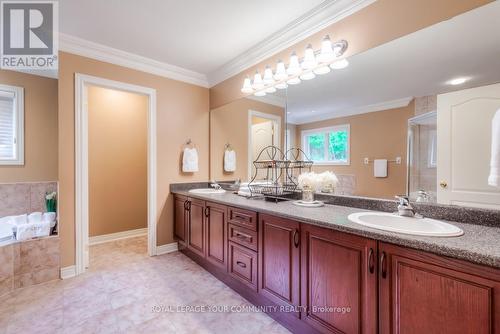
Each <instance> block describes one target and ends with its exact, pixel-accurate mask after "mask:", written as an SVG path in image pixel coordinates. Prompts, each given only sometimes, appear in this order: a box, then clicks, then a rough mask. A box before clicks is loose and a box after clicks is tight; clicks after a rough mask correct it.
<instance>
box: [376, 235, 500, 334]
mask: <svg viewBox="0 0 500 334" xmlns="http://www.w3.org/2000/svg"><path fill="white" fill-rule="evenodd" d="M379 328H380V331H379V332H380V333H410V334H411V333H415V334H416V333H460V334H462V333H463V334H465V333H471V334H472V333H474V334H480V333H497V334H498V333H500V272H499V270H496V269H493V268H488V267H483V266H478V265H474V264H471V263H467V262H465V261H460V260H452V259H447V258H444V257H440V256H436V255H433V254H429V253H425V252H421V251H416V250H411V249H408V248H403V247H399V246H395V245H391V244H386V243H382V242H380V243H379Z"/></svg>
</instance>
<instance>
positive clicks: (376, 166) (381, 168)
mask: <svg viewBox="0 0 500 334" xmlns="http://www.w3.org/2000/svg"><path fill="white" fill-rule="evenodd" d="M373 176H375V177H387V159H375V160H373Z"/></svg>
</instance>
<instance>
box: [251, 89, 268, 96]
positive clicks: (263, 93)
mask: <svg viewBox="0 0 500 334" xmlns="http://www.w3.org/2000/svg"><path fill="white" fill-rule="evenodd" d="M253 95H255V96H266V92H264V91H263V90H260V91H258V92H255V93H253Z"/></svg>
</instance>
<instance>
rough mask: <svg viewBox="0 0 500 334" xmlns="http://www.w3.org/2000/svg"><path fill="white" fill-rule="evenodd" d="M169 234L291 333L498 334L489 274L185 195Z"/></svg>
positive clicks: (496, 276)
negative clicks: (275, 310)
mask: <svg viewBox="0 0 500 334" xmlns="http://www.w3.org/2000/svg"><path fill="white" fill-rule="evenodd" d="M174 231H175V238H176V239H177V240H178V241H179V248H180V249H181V250H182V251H184V252H185V253H186V254H187V255H188V256H190V257H192V258H193V259H194V260H195V261H197V262H198V263H199V264H201V265H202V266H203V267H205V268H206V269H207V270H209V271H210V272H212V273H213V274H214V275H216V276H217V277H219V278H220V279H221V280H223V281H224V282H225V283H226V284H228V285H229V286H231V287H232V288H233V289H235V290H236V291H238V292H239V293H240V294H242V295H243V296H244V297H245V298H247V299H248V300H250V301H252V302H253V303H255V304H258V305H263V306H269V305H271V304H274V305H277V306H281V307H282V308H281V310H280V312H278V313H279V314H274V315H273V314H271V315H272V316H275V318H276V319H277V320H278V321H279V322H281V323H282V324H283V325H285V326H286V327H287V328H288V329H290V330H291V331H293V332H294V333H325V334H326V333H383V334H386V333H394V334H396V333H397V334H399V333H410V334H412V333H419V334H420V333H438V334H442V333H460V334H461V333H474V334H476V333H478V334H480V333H496V334H500V270H498V269H494V268H489V267H484V266H479V265H475V264H472V263H468V262H466V261H461V260H454V259H450V258H446V257H442V256H437V255H434V254H430V253H427V252H422V251H417V250H412V249H408V248H404V247H400V246H395V245H391V244H387V243H383V242H377V241H375V240H372V239H368V238H364V237H360V236H356V235H353V234H348V233H343V232H339V231H334V230H331V229H327V228H322V227H318V226H314V225H310V224H306V223H301V222H298V221H294V220H289V219H284V218H279V217H275V216H271V215H267V214H257V213H255V212H252V211H249V210H243V209H238V208H233V207H228V206H225V205H220V204H216V203H210V202H205V201H202V200H197V199H192V198H188V197H185V196H175V229H174ZM185 246H186V247H187V248H186V247H185ZM283 307H284V308H283ZM285 310H286V311H285Z"/></svg>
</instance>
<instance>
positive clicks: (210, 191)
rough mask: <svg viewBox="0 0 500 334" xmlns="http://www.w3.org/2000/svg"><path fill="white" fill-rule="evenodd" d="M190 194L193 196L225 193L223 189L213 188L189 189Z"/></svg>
mask: <svg viewBox="0 0 500 334" xmlns="http://www.w3.org/2000/svg"><path fill="white" fill-rule="evenodd" d="M189 192H190V193H193V194H206V195H210V194H223V193H225V192H226V191H225V190H224V189H214V188H198V189H191V190H189Z"/></svg>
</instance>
